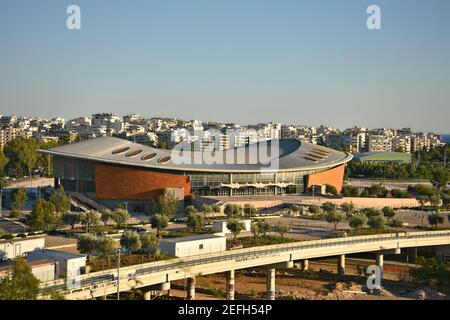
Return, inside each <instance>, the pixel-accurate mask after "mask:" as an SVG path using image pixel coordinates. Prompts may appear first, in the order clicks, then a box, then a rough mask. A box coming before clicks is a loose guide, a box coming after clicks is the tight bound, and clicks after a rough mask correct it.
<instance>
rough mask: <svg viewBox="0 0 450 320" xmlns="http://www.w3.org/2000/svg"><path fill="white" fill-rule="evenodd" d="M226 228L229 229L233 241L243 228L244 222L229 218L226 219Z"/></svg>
mask: <svg viewBox="0 0 450 320" xmlns="http://www.w3.org/2000/svg"><path fill="white" fill-rule="evenodd" d="M227 229H228V230H230V232H231V234H232V235H233V239H234V241H236V238H237V236H238V235H239V234H240V233H241V232H242V231H243V230H245V224H244V223H243V222H241V221H239V220H238V219H229V220H228V221H227Z"/></svg>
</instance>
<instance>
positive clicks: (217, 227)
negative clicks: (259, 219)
mask: <svg viewBox="0 0 450 320" xmlns="http://www.w3.org/2000/svg"><path fill="white" fill-rule="evenodd" d="M227 222H228V220H214V221H213V226H212V228H213V230H214V231H217V232H221V233H231V231H230V230H229V229H228V228H227ZM239 222H242V223H243V224H244V226H245V229H244V230H242V231H250V230H251V227H252V221H251V220H239Z"/></svg>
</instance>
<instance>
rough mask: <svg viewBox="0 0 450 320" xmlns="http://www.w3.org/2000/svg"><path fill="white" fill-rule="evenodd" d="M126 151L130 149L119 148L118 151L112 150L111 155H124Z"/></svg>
mask: <svg viewBox="0 0 450 320" xmlns="http://www.w3.org/2000/svg"><path fill="white" fill-rule="evenodd" d="M128 150H130V148H128V147H125V148H120V149H116V150H114V151H113V152H112V154H121V153H124V152H126V151H128Z"/></svg>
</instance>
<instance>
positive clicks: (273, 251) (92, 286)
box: [42, 231, 450, 299]
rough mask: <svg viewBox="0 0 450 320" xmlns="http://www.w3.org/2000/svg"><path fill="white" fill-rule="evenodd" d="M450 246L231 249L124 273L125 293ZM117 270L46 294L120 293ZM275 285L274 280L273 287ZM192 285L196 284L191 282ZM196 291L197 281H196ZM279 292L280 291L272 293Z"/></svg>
mask: <svg viewBox="0 0 450 320" xmlns="http://www.w3.org/2000/svg"><path fill="white" fill-rule="evenodd" d="M449 244H450V231H427V232H414V233H398V234H383V235H371V236H359V237H347V238H335V239H327V240H315V241H303V242H294V243H289V244H280V245H270V246H261V247H253V248H247V249H239V250H229V251H225V252H220V253H214V254H205V255H198V256H191V257H188V258H174V259H171V260H166V261H159V262H152V263H146V264H142V265H134V266H129V267H124V268H120V274H119V279H120V281H119V290H120V291H128V290H130V289H132V288H140V287H149V286H152V285H164V284H168V283H170V282H171V281H174V280H181V279H188V280H189V279H195V277H196V276H199V275H207V274H213V273H220V272H230V274H233V281H234V270H239V269H246V268H252V267H258V266H268V267H269V268H271V269H270V270H272V271H271V273H270V274H272V277H274V276H275V275H274V271H273V270H274V268H275V267H276V266H284V267H292V266H293V263H294V262H295V261H307V259H312V258H320V257H331V256H339V259H338V261H339V268H338V269H339V270H340V272H343V271H344V269H345V255H347V254H355V253H362V252H375V253H377V264H379V265H380V266H382V264H383V256H382V254H383V252H386V251H392V250H394V251H396V252H397V253H399V252H400V250H401V249H402V248H411V247H425V246H441V245H449ZM117 276H118V272H117V269H110V270H106V271H101V272H94V273H90V274H86V275H81V276H78V277H75V278H69V279H61V280H57V281H52V282H48V283H44V284H43V285H42V289H43V291H47V290H53V291H60V292H63V293H64V294H65V296H66V298H67V299H92V298H96V297H101V296H106V295H108V294H113V293H116V292H117V283H118V281H117ZM272 282H273V284H274V280H273V281H268V283H272ZM191 283H192V282H191ZM194 286H195V281H194ZM272 289H273V290H271V291H274V288H272Z"/></svg>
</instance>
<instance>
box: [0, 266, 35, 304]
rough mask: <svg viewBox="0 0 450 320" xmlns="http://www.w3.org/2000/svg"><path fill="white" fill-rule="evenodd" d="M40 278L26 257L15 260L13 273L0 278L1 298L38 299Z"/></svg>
mask: <svg viewBox="0 0 450 320" xmlns="http://www.w3.org/2000/svg"><path fill="white" fill-rule="evenodd" d="M38 294H39V280H38V279H37V278H36V277H35V276H34V275H33V273H32V272H31V267H30V266H29V265H28V264H27V262H26V261H25V259H23V258H18V259H15V260H14V261H13V267H12V273H11V274H8V275H6V276H4V277H2V278H0V300H36V299H37V297H38Z"/></svg>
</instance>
